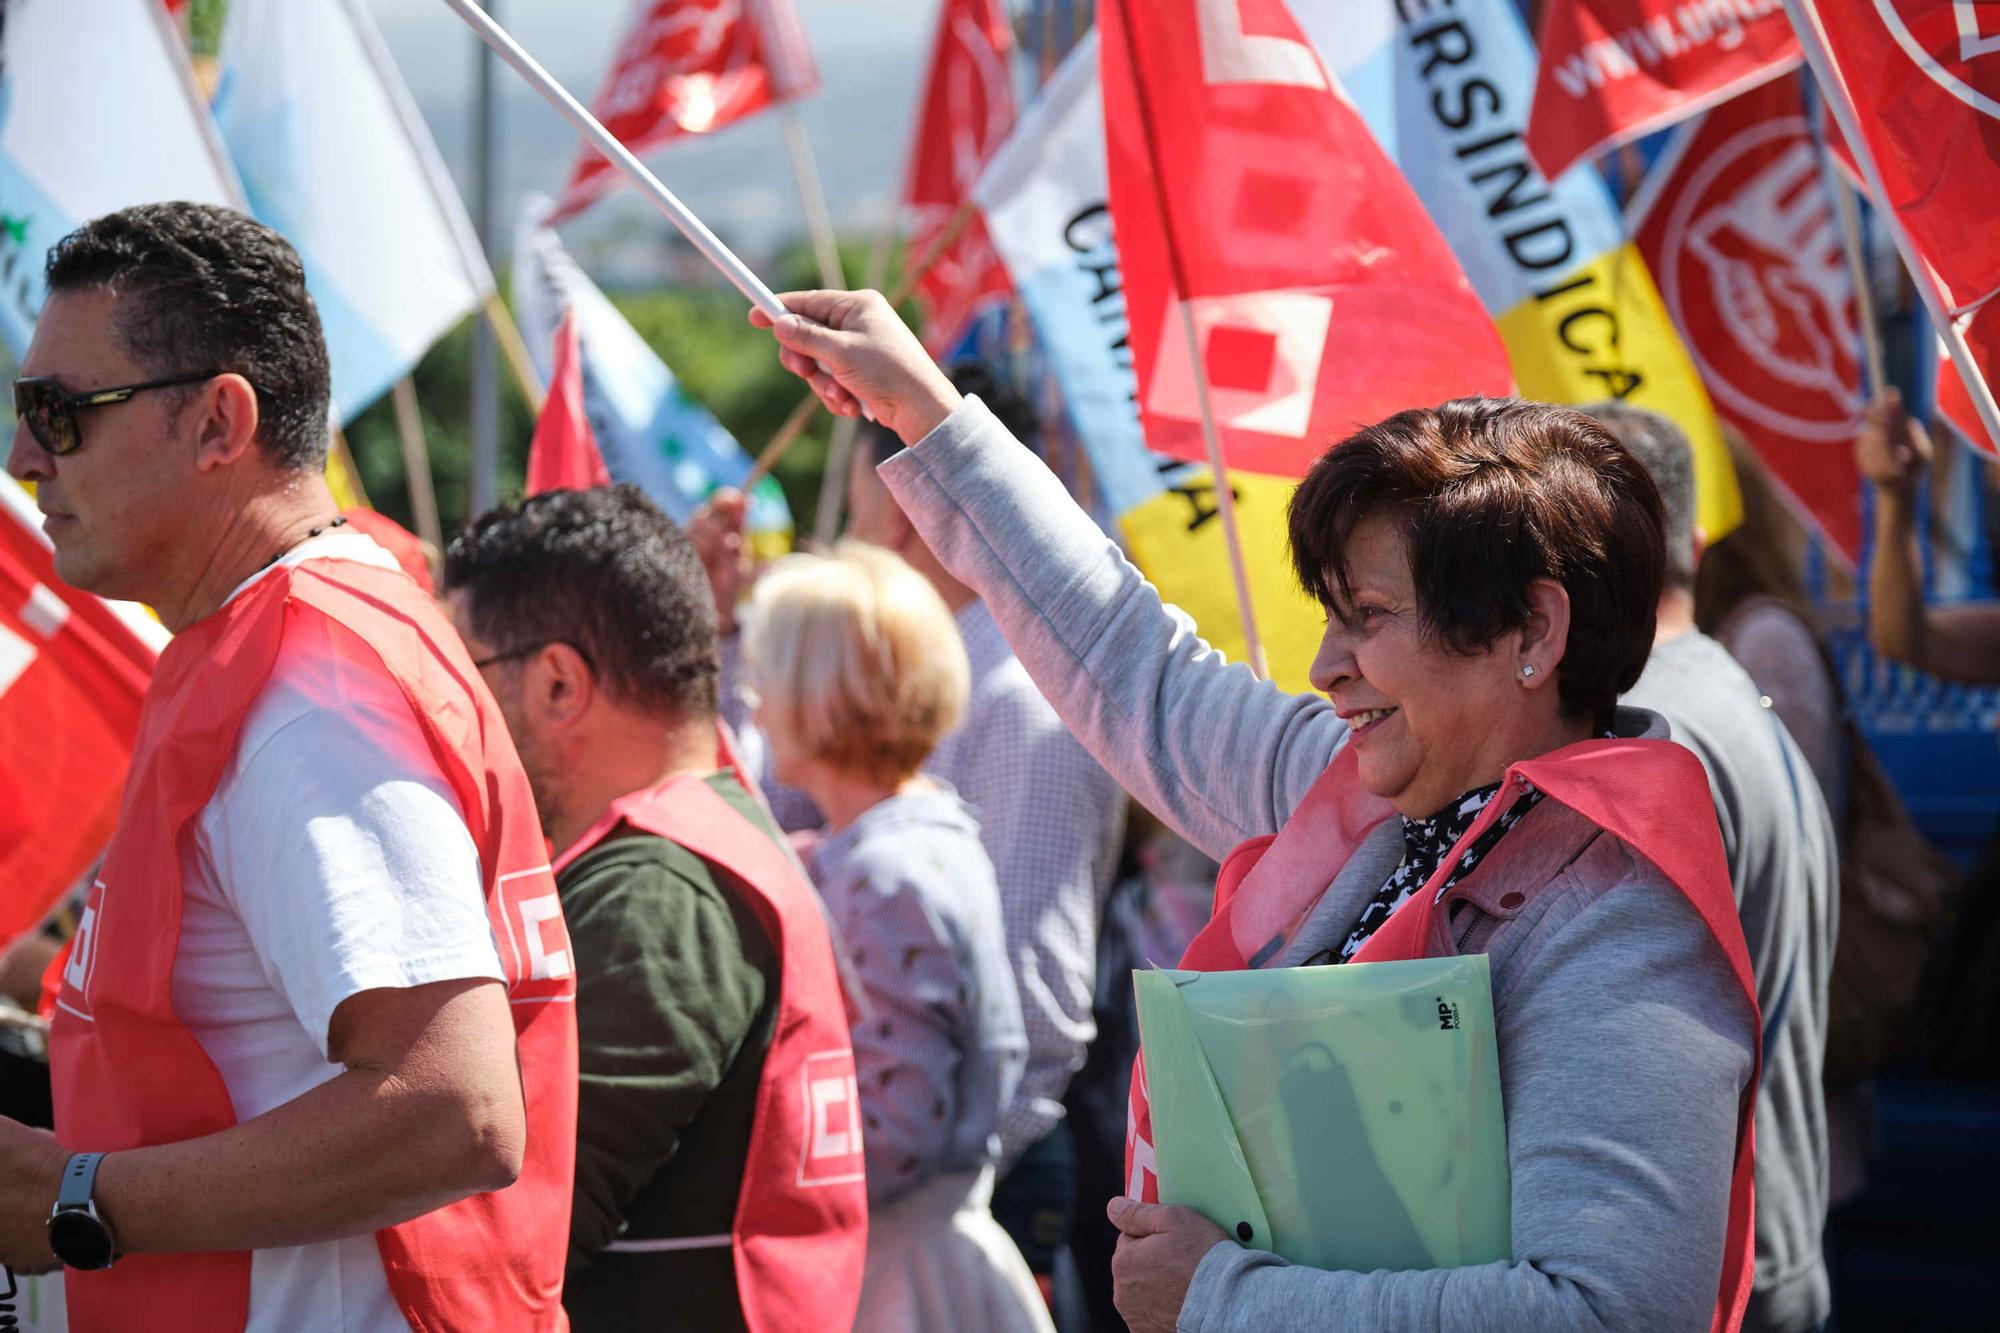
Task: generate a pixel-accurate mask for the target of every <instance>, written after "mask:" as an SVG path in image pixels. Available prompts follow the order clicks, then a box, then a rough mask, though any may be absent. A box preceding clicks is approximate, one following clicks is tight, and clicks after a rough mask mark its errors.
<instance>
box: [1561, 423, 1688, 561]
mask: <svg viewBox="0 0 2000 1333" xmlns="http://www.w3.org/2000/svg"><path fill="white" fill-rule="evenodd" d="M1581 410H1582V411H1584V412H1587V413H1589V414H1590V415H1591V416H1592V417H1593V418H1595V419H1596V420H1597V421H1598V422H1599V423H1601V424H1602V425H1603V427H1604V429H1606V430H1608V431H1610V432H1611V437H1612V438H1613V439H1615V440H1617V441H1618V443H1620V444H1622V445H1624V446H1625V451H1626V452H1627V453H1629V454H1631V455H1632V457H1634V458H1636V459H1638V460H1639V462H1640V465H1641V466H1643V467H1644V468H1645V469H1646V475H1647V476H1649V477H1651V478H1652V479H1653V485H1654V486H1656V487H1658V488H1659V492H1660V507H1661V509H1663V510H1665V511H1666V516H1667V581H1668V582H1669V583H1671V584H1672V585H1673V586H1674V587H1676V588H1692V587H1694V563H1695V562H1694V528H1695V483H1694V445H1692V444H1690V443H1689V442H1688V437H1687V432H1685V431H1683V430H1682V429H1681V428H1680V427H1679V426H1677V425H1675V424H1674V422H1673V420H1672V418H1670V417H1664V416H1662V415H1660V414H1659V413H1658V412H1652V411H1648V410H1647V409H1646V408H1643V407H1634V406H1632V405H1631V404H1630V403H1621V402H1619V401H1618V400H1617V399H1615V398H1607V399H1605V400H1604V401H1603V402H1601V403H1589V404H1586V405H1585V406H1584V407H1583V408H1582V409H1581Z"/></svg>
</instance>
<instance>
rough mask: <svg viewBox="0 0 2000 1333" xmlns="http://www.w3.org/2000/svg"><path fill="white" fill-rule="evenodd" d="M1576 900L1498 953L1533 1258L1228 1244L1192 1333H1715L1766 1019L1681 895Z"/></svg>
mask: <svg viewBox="0 0 2000 1333" xmlns="http://www.w3.org/2000/svg"><path fill="white" fill-rule="evenodd" d="M1551 891H1552V892H1555V891H1558V890H1557V889H1555V888H1552V889H1551ZM1560 891H1561V892H1562V894H1563V896H1562V897H1561V898H1559V899H1558V900H1557V901H1555V902H1554V903H1552V904H1551V905H1550V907H1549V911H1548V915H1547V916H1546V917H1545V918H1544V919H1543V922H1542V924H1541V925H1540V926H1539V927H1538V928H1536V929H1535V930H1534V931H1533V932H1532V935H1531V937H1530V938H1529V939H1528V940H1527V941H1526V942H1524V943H1523V944H1522V945H1521V946H1520V947H1519V948H1518V949H1516V950H1514V951H1513V952H1512V956H1511V957H1509V958H1508V959H1507V960H1506V961H1505V962H1504V963H1503V962H1501V961H1500V960H1499V959H1498V958H1497V957H1496V959H1495V975H1494V994H1495V1003H1496V1011H1495V1018H1496V1020H1497V1022H1498V1025H1499V1038H1500V1067H1501V1080H1502V1086H1503V1091H1504V1094H1505V1097H1506V1107H1507V1112H1506V1114H1507V1155H1508V1161H1509V1164H1510V1166H1511V1167H1512V1170H1513V1192H1514V1205H1513V1232H1514V1255H1515V1261H1514V1262H1513V1263H1496V1264H1485V1265H1481V1266H1479V1267H1473V1268H1446V1269H1431V1270H1427V1271H1422V1272H1407V1273H1388V1272H1376V1273H1351V1272H1327V1271H1324V1270H1320V1269H1313V1268H1303V1267H1296V1266H1293V1265H1290V1264H1287V1263H1285V1262H1284V1261H1283V1260H1281V1259H1277V1258H1275V1257H1273V1256H1271V1255H1269V1254H1265V1253H1262V1252H1260V1251H1255V1250H1245V1249H1242V1248H1240V1247H1238V1246H1237V1245H1236V1244H1235V1243H1233V1242H1228V1241H1225V1242H1222V1243H1220V1244H1218V1245H1216V1246H1215V1248H1214V1249H1212V1250H1210V1251H1209V1253H1208V1254H1207V1256H1205V1257H1204V1258H1203V1260H1202V1262H1201V1266H1200V1267H1199V1268H1198V1269H1197V1270H1196V1272H1195V1277H1194V1281H1193V1282H1192V1283H1191V1284H1190V1286H1189V1288H1188V1295H1187V1302H1186V1304H1185V1305H1184V1306H1183V1307H1182V1310H1181V1317H1180V1322H1179V1325H1178V1327H1179V1329H1180V1330H1181V1333H1224V1331H1225V1330H1232V1331H1233V1330H1241V1333H1253V1331H1254V1333H1288V1331H1289V1330H1295V1329H1296V1330H1307V1329H1310V1330H1312V1333H1345V1331H1346V1330H1354V1331H1355V1333H1360V1331H1361V1330H1385V1331H1393V1333H1403V1331H1405V1330H1427V1331H1429V1330H1435V1331H1436V1333H1501V1331H1502V1330H1510V1331H1511V1330H1517V1329H1537V1330H1614V1329H1617V1330H1640V1331H1642V1333H1674V1331H1675V1330H1683V1329H1685V1330H1692V1331H1693V1333H1700V1331H1701V1330H1703V1329H1706V1328H1707V1327H1708V1326H1709V1319H1710V1314H1711V1312H1712V1310H1713V1308H1714V1303H1715V1293H1716V1288H1717V1285H1718V1284H1719V1282H1720V1280H1721V1272H1722V1250H1723V1233H1724V1228H1725V1224H1726V1221H1727V1217H1728V1211H1729V1183H1730V1173H1731V1166H1732V1156H1733V1152H1732V1149H1733V1145H1734V1143H1735V1136H1736V1118H1737V1107H1738V1105H1739V1100H1740V1097H1741V1092H1742V1088H1743V1086H1744V1084H1745V1083H1746V1082H1747V1080H1748V1078H1749V1075H1750V1062H1751V1043H1752V1041H1753V1040H1754V1026H1753V1022H1754V1021H1753V1019H1752V1016H1751V1014H1750V1011H1749V1008H1748V1006H1747V1005H1745V1004H1744V1003H1743V1002H1742V999H1741V992H1740V991H1739V990H1738V988H1737V985H1736V982H1735V980H1734V978H1733V977H1732V976H1731V974H1730V972H1729V970H1728V964H1727V963H1726V962H1725V961H1724V960H1723V956H1722V951H1721V949H1720V947H1719V946H1717V945H1716V944H1715V942H1714V940H1713V939H1712V938H1711V937H1710V936H1709V934H1708V932H1707V929H1706V927H1704V926H1703V925H1702V923H1701V920H1700V918H1699V917H1697V916H1696V915H1695V912H1694V909H1693V908H1692V907H1691V906H1690V905H1689V904H1688V903H1687V901H1686V900H1685V899H1684V898H1682V897H1681V895H1680V894H1678V893H1676V892H1675V891H1674V890H1673V889H1672V888H1670V887H1668V886H1666V885H1664V884H1662V883H1660V882H1659V881H1657V880H1652V881H1650V882H1649V881H1647V880H1645V879H1634V880H1630V881H1628V882H1626V883H1623V884H1620V885H1619V886H1617V887H1615V888H1613V889H1611V890H1609V891H1608V892H1605V893H1603V894H1602V895H1599V896H1595V898H1594V901H1593V900H1592V895H1591V894H1590V893H1589V892H1588V890H1587V889H1586V888H1583V887H1578V888H1573V889H1568V890H1560Z"/></svg>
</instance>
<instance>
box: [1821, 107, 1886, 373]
mask: <svg viewBox="0 0 2000 1333" xmlns="http://www.w3.org/2000/svg"><path fill="white" fill-rule="evenodd" d="M1800 77H1801V78H1802V79H1804V80H1805V91H1806V96H1805V104H1806V124H1807V125H1809V126H1811V127H1812V141H1813V152H1814V154H1815V155H1816V156H1817V157H1818V158H1819V174H1820V179H1821V181H1822V182H1823V183H1824V186H1825V189H1826V192H1827V194H1829V195H1830V196H1832V198H1833V210H1834V217H1835V219H1836V221H1837V222H1838V223H1839V226H1840V248H1841V249H1842V250H1844V251H1845V252H1846V255H1847V277H1848V281H1849V282H1851V283H1853V284H1854V313H1855V317H1856V318H1857V319H1859V320H1860V322H1861V350H1862V353H1863V355H1864V357H1865V358H1866V362H1867V366H1868V386H1867V396H1868V397H1871V398H1874V397H1880V396H1881V393H1882V391H1883V390H1884V389H1886V388H1888V387H1889V372H1888V371H1887V370H1886V369H1885V368H1884V360H1883V356H1882V327H1881V325H1879V324H1877V323H1876V322H1875V291H1874V288H1873V287H1872V286H1871V285H1870V284H1869V281H1868V257H1867V252H1866V249H1865V247H1863V245H1862V243H1861V214H1860V210H1859V209H1857V208H1856V207H1855V205H1854V190H1853V188H1852V187H1851V186H1849V185H1848V183H1847V180H1846V178H1845V177H1843V176H1842V175H1841V173H1840V167H1839V165H1838V164H1837V163H1835V161H1834V160H1833V149H1832V147H1831V146H1830V145H1829V144H1828V143H1827V141H1826V122H1825V121H1823V120H1821V119H1820V117H1819V108H1818V107H1816V106H1814V105H1813V103H1814V101H1815V100H1816V99H1818V98H1820V97H1823V96H1824V94H1822V93H1820V91H1819V89H1818V87H1817V85H1815V84H1814V82H1813V76H1812V75H1811V74H1810V73H1807V74H1802V75H1800Z"/></svg>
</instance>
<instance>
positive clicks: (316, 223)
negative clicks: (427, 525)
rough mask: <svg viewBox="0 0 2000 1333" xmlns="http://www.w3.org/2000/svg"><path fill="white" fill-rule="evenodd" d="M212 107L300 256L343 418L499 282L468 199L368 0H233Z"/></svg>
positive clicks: (254, 204)
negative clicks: (482, 248) (396, 63)
mask: <svg viewBox="0 0 2000 1333" xmlns="http://www.w3.org/2000/svg"><path fill="white" fill-rule="evenodd" d="M220 55H221V78H220V80H219V82H218V83H217V86H216V93H215V119H216V123H217V124H218V125H219V126H220V127H221V131H222V137H223V140H224V141H225V142H226V143H227V144H228V147H229V152H230V154H231V155H232V156H233V157H234V159H235V162H236V167H237V170H238V171H239V172H240V173H241V175H242V177H243V185H244V189H245V190H246V191H247V193H248V198H249V203H250V210H251V212H253V213H254V214H255V215H256V216H257V218H258V219H259V220H260V221H262V222H264V223H266V224H267V225H269V226H271V227H274V228H276V229H277V230H278V231H280V232H282V233H284V235H285V237H286V239H288V240H289V241H291V243H292V244H293V245H294V246H296V247H297V248H298V251H299V256H300V258H301V259H303V260H304V261H305V267H306V282H307V285H308V286H309V287H310V288H311V289H312V294H313V301H314V302H315V303H316V304H317V305H318V306H319V316H320V322H321V324H322V325H324V326H325V329H326V346H327V354H328V356H329V357H330V359H331V360H332V363H333V404H334V415H335V417H336V419H337V420H339V421H340V422H342V423H345V422H347V421H349V420H351V419H352V418H353V417H354V415H355V414H356V413H357V412H359V411H360V410H361V409H362V408H364V407H366V406H368V404H370V403H371V402H373V401H375V399H377V398H379V397H381V396H382V394H383V393H384V392H385V391H386V390H387V389H388V388H389V386H390V385H392V384H394V383H395V382H396V381H397V380H399V379H401V378H403V376H405V375H407V374H409V373H410V370H411V368H412V367H413V366H415V365H416V363H417V361H418V359H419V358H421V357H422V356H423V354H424V353H425V352H427V351H429V350H430V348H431V346H432V344H434V343H435V342H437V340H438V339H439V338H441V337H443V336H444V334H445V333H447V332H448V331H450V329H451V328H452V327H453V326H454V325H456V324H457V323H458V322H459V321H460V320H462V319H464V318H465V317H466V315H468V314H470V313H471V312H473V311H474V310H477V309H478V308H479V307H480V306H481V305H482V304H483V303H484V302H485V300H486V299H487V297H488V296H490V295H491V294H492V292H493V273H492V270H491V269H490V268H488V267H487V263H486V257H485V255H484V254H483V253H482V252H481V251H480V248H479V242H478V240H477V238H476V237H475V236H474V234H473V230H472V224H471V221H470V220H469V219H468V218H467V217H466V215H465V205H464V204H463V203H462V202H461V201H460V199H459V197H458V193H457V191H456V190H455V189H454V187H453V186H452V183H451V178H450V176H449V175H447V174H446V172H445V169H444V164H443V162H442V161H441V160H440V159H439V157H438V152H437V146H436V145H435V144H434V143H432V141H431V137H430V132H429V130H427V129H426V128H425V126H424V123H423V119H422V117H421V116H420V115H418V113H417V111H416V108H415V105H414V103H413V102H412V101H411V100H410V95H409V91H408V89H406V88H405V87H404V86H403V81H402V79H401V77H400V76H399V75H398V74H397V73H396V69H395V66H394V65H393V64H392V63H390V60H389V57H388V54H387V52H386V51H385V50H384V49H383V46H382V41H381V37H380V35H379V34H378V33H377V32H376V31H375V26H374V23H373V21H372V20H370V19H369V17H368V12H367V10H366V8H365V7H364V6H363V5H362V4H360V3H359V0H231V2H230V5H229V12H228V16H227V18H226V19H225V20H224V23H223V29H222V46H221V53H220Z"/></svg>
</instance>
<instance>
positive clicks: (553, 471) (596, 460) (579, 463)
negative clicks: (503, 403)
mask: <svg viewBox="0 0 2000 1333" xmlns="http://www.w3.org/2000/svg"><path fill="white" fill-rule="evenodd" d="M583 409H584V393H583V353H582V351H581V350H580V349H579V347H578V345H577V336H576V311H574V310H571V311H570V312H569V313H567V314H565V315H564V316H563V320H562V323H561V324H559V325H557V326H556V348H555V359H554V364H553V366H552V368H551V372H550V376H549V396H548V398H547V399H546V400H545V401H544V402H543V403H542V414H541V416H540V417H539V418H537V419H536V421H535V438H534V439H532V440H530V441H529V442H528V480H527V486H528V494H530V495H539V494H541V493H542V492H543V491H557V490H582V489H584V488H586V487H589V486H609V485H610V484H611V470H610V469H609V468H607V467H605V466H604V455H603V453H602V452H600V451H599V449H598V447H597V436H596V435H595V434H594V433H593V432H592V431H591V429H590V419H589V418H588V417H587V416H585V415H584V410H583Z"/></svg>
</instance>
